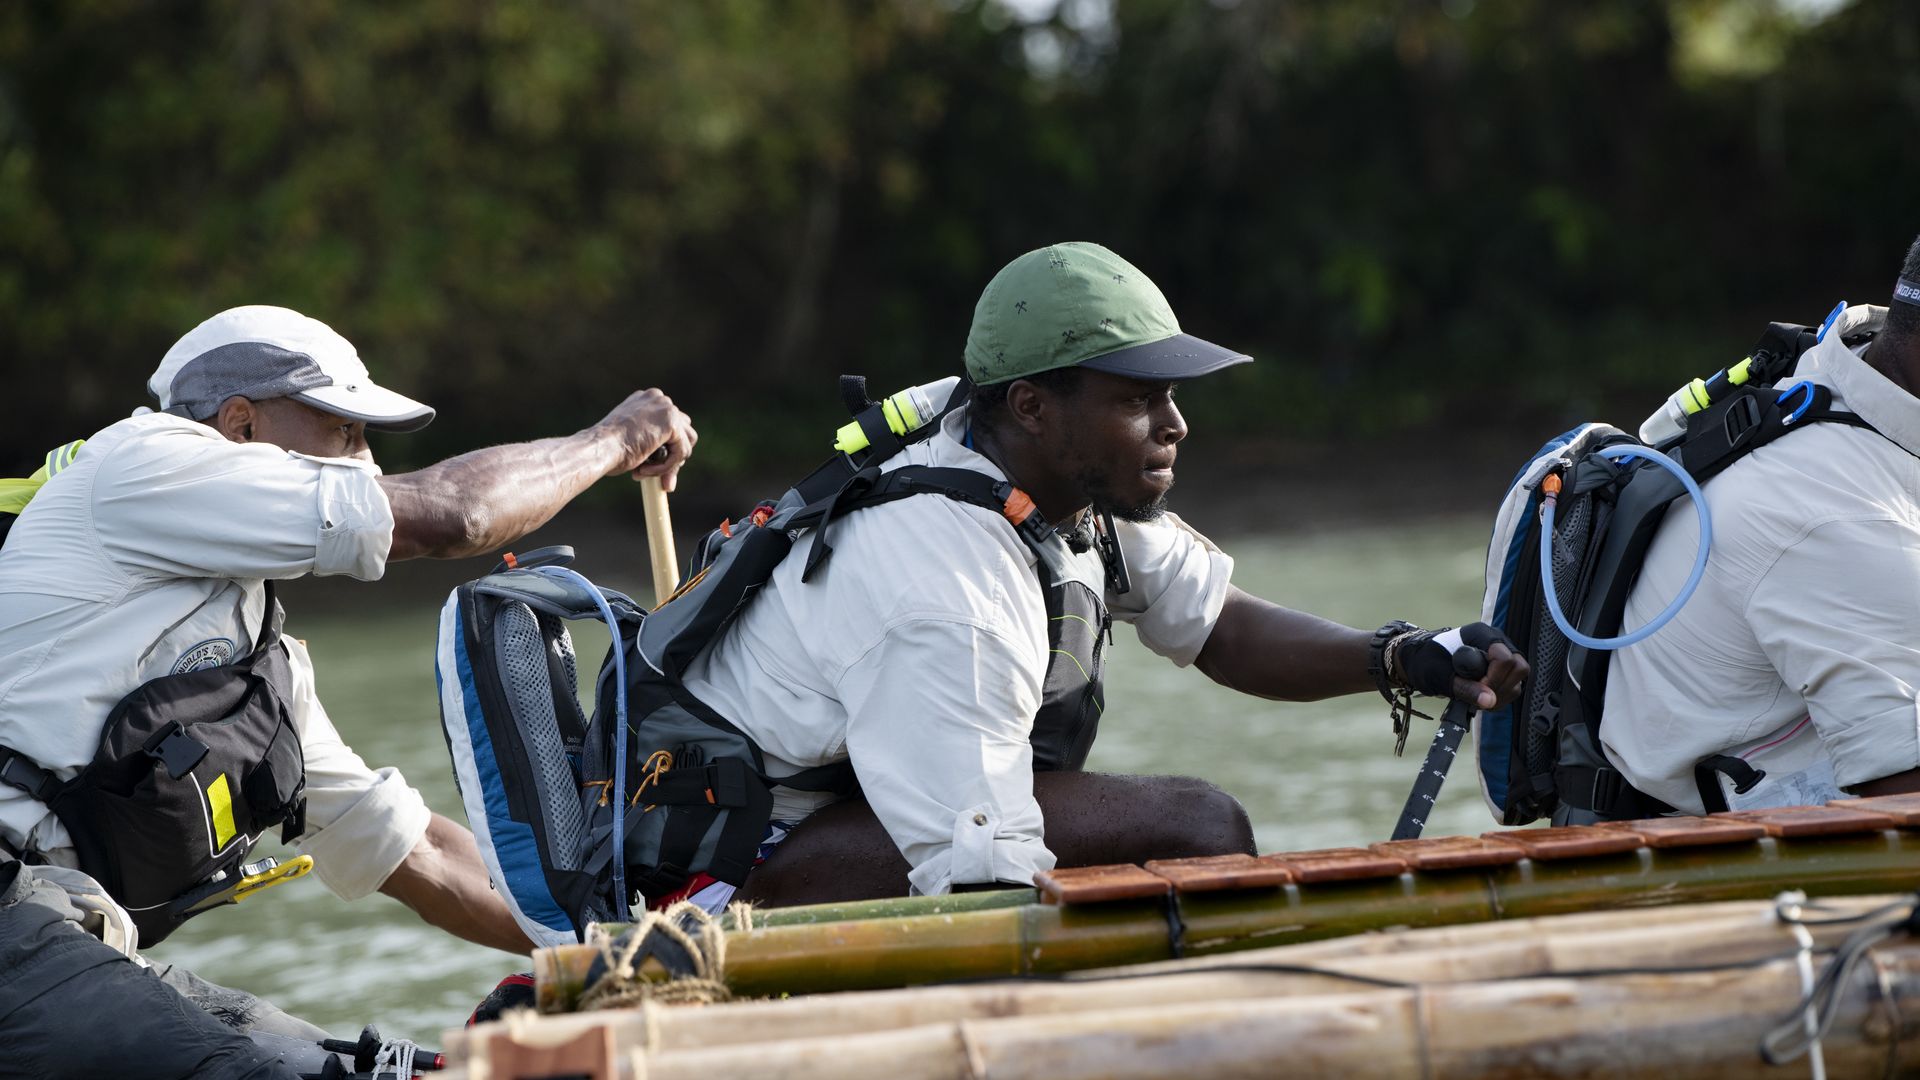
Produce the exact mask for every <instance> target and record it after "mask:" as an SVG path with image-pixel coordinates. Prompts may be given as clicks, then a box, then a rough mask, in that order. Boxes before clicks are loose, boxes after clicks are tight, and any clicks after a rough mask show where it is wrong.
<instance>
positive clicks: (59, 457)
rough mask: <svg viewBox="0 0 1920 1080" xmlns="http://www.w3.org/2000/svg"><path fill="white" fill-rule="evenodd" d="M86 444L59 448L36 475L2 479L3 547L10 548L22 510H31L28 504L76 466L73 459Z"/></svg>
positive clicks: (0, 532) (0, 524)
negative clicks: (16, 522)
mask: <svg viewBox="0 0 1920 1080" xmlns="http://www.w3.org/2000/svg"><path fill="white" fill-rule="evenodd" d="M84 445H86V440H85V439H75V440H74V441H72V442H70V443H67V444H66V445H65V446H57V447H55V448H53V449H52V450H49V451H47V456H46V459H45V460H44V461H42V462H41V464H40V467H39V468H38V469H35V470H34V471H33V473H32V475H30V476H22V477H8V478H4V479H0V547H4V546H5V545H6V542H7V534H8V533H10V532H12V531H13V523H14V522H15V521H17V520H19V517H20V511H22V510H25V509H26V508H27V504H28V503H30V502H32V501H33V497H34V496H35V495H37V494H39V492H40V489H41V488H42V487H44V486H45V485H46V482H47V481H49V480H51V479H53V478H54V477H55V476H57V475H59V473H60V472H61V470H63V469H65V468H66V467H67V466H69V465H71V464H73V459H74V458H75V457H77V456H79V453H80V448H81V447H82V446H84Z"/></svg>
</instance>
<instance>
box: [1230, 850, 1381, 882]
mask: <svg viewBox="0 0 1920 1080" xmlns="http://www.w3.org/2000/svg"><path fill="white" fill-rule="evenodd" d="M1259 861H1260V862H1262V863H1267V864H1269V865H1273V866H1284V867H1286V868H1287V869H1288V870H1289V871H1291V872H1292V873H1293V880H1294V881H1296V882H1299V883H1301V884H1306V883H1309V882H1318V881H1365V880H1367V879H1369V878H1390V877H1399V876H1400V875H1401V874H1404V873H1406V872H1407V861H1406V860H1405V859H1401V858H1397V857H1395V856H1392V855H1382V854H1380V853H1379V852H1377V851H1370V850H1368V849H1367V848H1354V847H1349V848H1326V849H1323V850H1320V851H1287V852H1281V853H1279V854H1276V855H1262V856H1260V859H1259Z"/></svg>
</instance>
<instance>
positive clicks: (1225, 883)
mask: <svg viewBox="0 0 1920 1080" xmlns="http://www.w3.org/2000/svg"><path fill="white" fill-rule="evenodd" d="M1146 869H1147V870H1148V871H1149V872H1150V873H1154V874H1158V875H1159V876H1161V877H1163V878H1166V879H1167V880H1168V881H1169V882H1172V883H1173V888H1174V891H1175V892H1183V893H1197V892H1219V891H1223V890H1227V889H1273V888H1278V887H1280V886H1282V885H1286V884H1289V883H1290V882H1292V881H1293V871H1292V870H1289V869H1287V868H1286V867H1284V866H1279V865H1277V864H1274V863H1265V862H1261V861H1260V860H1259V859H1256V858H1254V857H1253V856H1251V855H1203V856H1201V857H1199V858H1195V859H1150V860H1148V861H1147V863H1146Z"/></svg>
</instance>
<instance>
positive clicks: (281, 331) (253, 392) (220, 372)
mask: <svg viewBox="0 0 1920 1080" xmlns="http://www.w3.org/2000/svg"><path fill="white" fill-rule="evenodd" d="M147 389H148V390H149V391H150V392H151V393H152V394H153V396H154V397H155V398H156V399H157V400H158V401H159V402H160V409H161V411H162V412H169V413H173V414H175V415H176V416H184V417H186V418H188V419H190V420H205V419H207V418H208V417H211V416H213V415H214V414H215V413H217V412H219V411H220V404H221V403H222V402H224V401H226V400H227V399H228V398H230V397H244V398H248V399H251V400H253V401H264V400H267V399H268V398H276V397H290V398H293V399H294V400H296V401H300V402H304V403H306V404H308V405H311V406H313V407H314V408H316V409H320V410H323V411H325V412H330V413H333V414H334V415H336V416H341V417H344V418H346V419H348V420H361V421H365V422H366V425H367V426H368V427H370V428H373V429H374V430H376V431H418V430H419V429H421V428H423V427H426V426H427V424H428V422H430V421H431V420H432V419H433V410H432V409H431V408H428V407H427V406H425V405H422V404H421V403H420V402H418V401H415V400H413V399H412V398H410V397H407V396H406V395H405V394H396V393H394V392H393V391H392V390H389V389H387V388H386V387H384V386H380V385H379V384H377V383H375V382H374V381H373V377H372V376H370V375H368V374H367V365H366V364H364V363H361V361H360V354H359V353H358V352H356V351H355V350H354V347H353V344H352V343H351V342H349V341H348V340H347V339H346V338H343V337H341V336H340V335H339V334H337V333H335V332H334V331H333V328H332V327H330V326H328V325H327V324H326V323H323V322H321V321H320V320H318V319H310V318H308V317H306V316H305V315H302V314H300V313H299V312H297V311H292V310H289V309H287V308H283V307H271V306H268V305H265V304H255V305H252V306H250V307H237V308H229V309H227V310H226V311H223V312H221V313H220V314H218V315H215V316H214V317H213V318H211V319H208V320H207V321H206V322H203V323H201V324H200V325H199V326H196V327H194V328H193V329H192V330H191V331H189V332H188V333H187V336H186V337H183V338H181V339H180V340H179V341H177V342H175V343H174V345H173V348H171V349H168V350H167V355H166V356H165V357H163V358H161V360H160V367H159V369H158V370H156V371H155V372H154V373H153V377H152V378H151V379H148V380H147Z"/></svg>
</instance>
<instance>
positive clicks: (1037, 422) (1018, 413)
mask: <svg viewBox="0 0 1920 1080" xmlns="http://www.w3.org/2000/svg"><path fill="white" fill-rule="evenodd" d="M1052 405H1053V402H1052V401H1051V400H1050V398H1049V395H1048V394H1047V392H1046V391H1044V390H1042V389H1040V388H1039V387H1038V386H1035V385H1034V384H1032V383H1030V382H1028V381H1027V380H1025V379H1015V380H1014V381H1013V382H1012V383H1011V384H1010V385H1008V387H1007V415H1008V416H1011V417H1012V418H1013V422H1014V423H1015V424H1018V425H1019V426H1020V430H1021V431H1024V432H1026V433H1027V434H1028V435H1039V434H1040V433H1041V432H1043V431H1045V430H1046V428H1047V419H1048V413H1049V410H1050V409H1051V407H1052Z"/></svg>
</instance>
